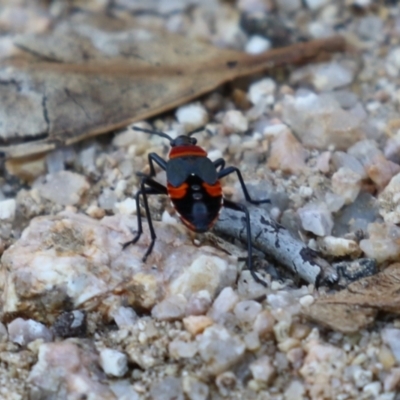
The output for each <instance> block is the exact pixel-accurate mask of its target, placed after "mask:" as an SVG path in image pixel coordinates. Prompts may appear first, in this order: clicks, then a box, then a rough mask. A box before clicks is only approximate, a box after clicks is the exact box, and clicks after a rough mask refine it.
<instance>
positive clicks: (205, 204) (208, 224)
mask: <svg viewBox="0 0 400 400" xmlns="http://www.w3.org/2000/svg"><path fill="white" fill-rule="evenodd" d="M133 129H134V130H136V131H140V132H145V133H150V134H153V135H158V136H161V137H163V138H166V139H168V140H169V143H170V146H171V149H170V152H169V160H168V161H166V160H164V159H163V158H162V157H160V156H159V155H158V154H156V153H149V155H148V160H149V166H150V173H149V174H148V175H145V174H142V173H138V175H139V176H141V178H142V180H141V183H140V189H139V190H138V192H137V193H136V196H135V198H136V206H137V210H138V212H137V218H138V230H137V234H136V236H135V237H134V238H133V239H132V240H130V241H129V242H126V243H124V244H123V248H124V249H125V248H126V247H127V246H129V245H131V244H134V243H136V242H137V241H138V240H139V238H140V236H141V234H142V233H143V229H142V217H141V215H140V212H139V206H140V204H139V201H140V196H142V197H143V203H144V208H145V211H146V217H147V220H148V224H149V230H150V236H151V243H150V246H149V247H148V249H147V251H146V253H145V255H144V257H143V261H146V259H147V257H148V256H149V254H150V253H151V251H152V250H153V246H154V242H155V240H156V234H155V232H154V228H153V223H152V220H151V215H150V209H149V205H148V202H147V195H150V194H165V195H168V196H169V198H170V199H171V202H172V205H173V206H174V208H175V210H176V212H177V213H178V215H179V217H180V219H181V221H182V222H183V223H184V224H185V225H186V226H187V227H188V228H189V229H190V230H192V231H194V232H199V233H202V232H206V231H208V230H209V229H211V228H212V226H213V225H214V224H215V222H216V221H217V219H218V217H219V213H220V211H221V207H222V206H224V207H227V208H231V209H233V210H237V211H242V212H243V213H244V214H245V221H246V229H247V252H248V256H247V266H248V268H249V270H250V272H251V274H252V276H253V277H254V279H255V280H256V281H257V282H259V283H262V284H264V285H265V282H264V281H263V280H261V279H260V278H259V277H258V276H257V275H256V274H255V272H254V271H253V264H252V245H251V228H250V215H249V211H248V209H247V207H246V206H245V205H243V204H240V203H235V202H233V201H231V200H228V199H226V198H224V197H223V195H222V187H221V183H220V179H221V178H224V177H225V176H227V175H229V174H232V173H234V172H236V174H237V177H238V179H239V182H240V185H241V186H242V190H243V193H244V197H245V199H246V201H248V202H249V203H252V204H261V203H269V199H264V200H253V199H252V198H251V197H250V195H249V192H248V190H247V188H246V185H245V183H244V181H243V177H242V174H241V172H240V170H239V169H238V168H236V167H227V168H225V160H224V159H223V158H219V159H217V160H215V161H211V160H210V159H209V158H208V157H207V153H206V151H205V150H204V149H202V148H201V147H200V146H197V140H196V139H195V138H193V137H191V135H193V134H194V133H197V132H200V131H202V130H204V128H203V127H202V128H199V129H196V130H194V131H192V132H190V133H189V134H188V135H181V136H178V137H177V138H176V139H172V138H171V137H170V136H168V135H167V134H166V133H164V132H160V131H154V130H149V129H142V128H138V127H133ZM154 163H156V164H157V165H158V166H159V167H160V168H161V169H163V170H164V171H165V172H166V174H167V186H166V187H165V186H164V185H162V184H160V183H159V182H157V181H155V180H154V179H153V177H154V176H155V175H156V171H155V168H154Z"/></svg>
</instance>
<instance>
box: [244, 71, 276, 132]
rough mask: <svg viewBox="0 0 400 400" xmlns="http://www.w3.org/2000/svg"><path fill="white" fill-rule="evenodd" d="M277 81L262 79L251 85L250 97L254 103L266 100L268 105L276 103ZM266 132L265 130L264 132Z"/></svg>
mask: <svg viewBox="0 0 400 400" xmlns="http://www.w3.org/2000/svg"><path fill="white" fill-rule="evenodd" d="M275 91H276V83H275V81H274V80H273V79H271V78H265V79H261V80H260V81H257V82H254V83H252V84H251V85H250V88H249V93H248V98H249V100H250V101H251V103H252V104H254V105H256V104H258V103H261V102H265V103H266V104H268V105H271V104H274V101H275ZM264 134H265V132H264Z"/></svg>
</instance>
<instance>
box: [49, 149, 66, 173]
mask: <svg viewBox="0 0 400 400" xmlns="http://www.w3.org/2000/svg"><path fill="white" fill-rule="evenodd" d="M46 165H47V172H48V173H49V174H55V173H56V172H60V171H63V170H64V168H65V166H64V153H63V151H62V150H54V151H51V152H50V153H47V155H46Z"/></svg>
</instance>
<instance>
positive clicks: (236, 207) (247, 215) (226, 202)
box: [224, 199, 267, 286]
mask: <svg viewBox="0 0 400 400" xmlns="http://www.w3.org/2000/svg"><path fill="white" fill-rule="evenodd" d="M224 207H226V208H230V209H232V210H236V211H242V212H244V215H245V220H246V236H247V238H246V239H247V267H248V269H249V271H250V273H251V276H252V277H253V278H254V280H255V281H256V282H257V283H261V285H263V286H267V283H266V282H265V281H264V280H263V279H261V278H259V277H258V276H257V274H256V273H255V271H254V268H253V257H252V256H253V246H252V244H251V227H250V213H249V210H248V209H247V207H246V206H245V205H243V204H240V203H235V202H233V201H230V200H227V199H224Z"/></svg>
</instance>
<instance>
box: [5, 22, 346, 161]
mask: <svg viewBox="0 0 400 400" xmlns="http://www.w3.org/2000/svg"><path fill="white" fill-rule="evenodd" d="M15 44H16V45H17V46H18V47H19V49H20V53H19V55H18V56H16V57H14V58H12V59H8V60H3V61H1V62H0V99H1V103H2V106H3V107H2V108H1V109H0V121H1V124H0V144H1V146H0V151H3V152H4V153H5V154H6V156H7V157H21V156H26V155H30V154H35V153H39V152H43V151H48V150H51V149H54V148H55V147H57V146H59V145H68V144H71V143H74V142H77V141H79V140H81V139H83V138H85V137H88V136H93V135H97V134H100V133H104V132H108V131H111V130H113V129H116V128H120V127H124V126H126V125H128V124H130V123H132V122H134V121H138V120H142V119H145V118H148V117H151V116H154V115H156V114H158V113H161V112H164V111H166V110H169V109H172V108H174V107H176V106H178V105H180V104H182V103H184V102H187V101H190V100H192V99H193V98H195V97H198V96H199V95H201V94H204V93H206V92H209V91H211V90H212V89H214V88H216V87H217V86H219V85H221V84H223V83H224V82H227V81H230V80H232V79H235V78H237V77H239V76H244V75H249V74H252V73H254V72H259V71H262V70H265V69H267V68H272V67H276V66H280V65H285V64H293V63H304V62H306V61H307V60H309V59H314V58H315V57H317V56H320V55H321V53H325V52H333V51H343V49H344V40H343V39H342V38H338V37H336V38H330V39H323V40H317V41H313V42H309V43H302V44H297V45H294V46H289V47H287V48H283V49H277V50H273V51H270V52H267V53H264V54H261V55H257V56H252V55H248V54H245V53H240V52H235V51H230V50H221V49H218V48H215V47H213V46H211V45H209V44H206V43H202V42H195V41H193V40H189V39H185V38H184V37H181V36H177V35H172V34H166V33H165V32H153V31H151V32H150V31H148V30H145V29H142V28H140V27H138V26H136V25H135V24H134V22H132V21H130V22H127V21H121V20H117V19H115V18H114V19H112V18H105V17H102V18H99V17H96V19H94V18H92V19H88V18H87V17H82V16H79V17H76V18H75V19H74V20H69V21H66V22H63V23H60V24H57V27H56V28H55V29H54V31H53V32H50V33H47V34H42V35H30V36H21V37H20V38H19V39H18V40H16V41H15Z"/></svg>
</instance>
